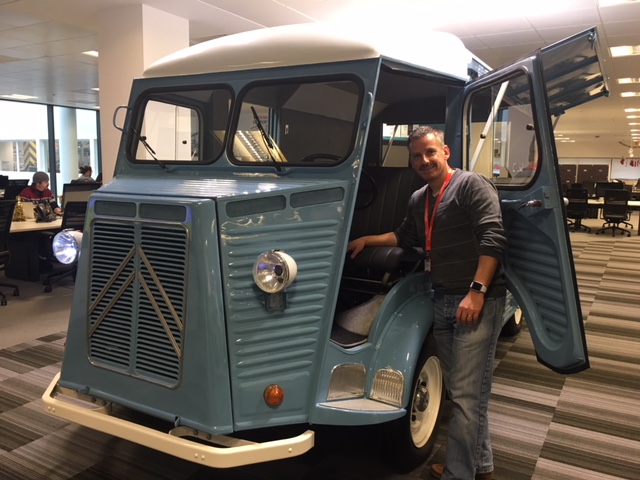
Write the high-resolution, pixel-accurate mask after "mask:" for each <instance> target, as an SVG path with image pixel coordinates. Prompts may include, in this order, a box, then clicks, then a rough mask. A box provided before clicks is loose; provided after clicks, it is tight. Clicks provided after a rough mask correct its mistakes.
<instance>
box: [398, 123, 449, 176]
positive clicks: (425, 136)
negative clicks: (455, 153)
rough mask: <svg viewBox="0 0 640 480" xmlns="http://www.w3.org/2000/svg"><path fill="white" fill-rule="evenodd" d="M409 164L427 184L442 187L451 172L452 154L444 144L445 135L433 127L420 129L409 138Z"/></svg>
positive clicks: (416, 129)
mask: <svg viewBox="0 0 640 480" xmlns="http://www.w3.org/2000/svg"><path fill="white" fill-rule="evenodd" d="M407 147H408V148H409V163H410V164H411V167H412V168H413V169H414V170H415V171H416V173H417V174H418V175H420V177H421V178H422V179H423V180H425V181H426V182H427V183H429V184H431V183H432V182H433V183H435V184H436V185H437V184H440V185H441V182H444V179H445V178H446V176H447V173H448V171H449V164H448V163H447V162H448V160H449V156H450V155H451V152H450V151H449V147H448V146H447V145H446V144H445V143H444V133H443V132H442V130H438V129H437V128H433V127H418V128H415V129H414V130H412V131H411V133H410V134H409V138H408V143H407Z"/></svg>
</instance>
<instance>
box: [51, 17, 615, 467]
mask: <svg viewBox="0 0 640 480" xmlns="http://www.w3.org/2000/svg"><path fill="white" fill-rule="evenodd" d="M374 33H375V35H369V38H366V37H367V35H366V34H363V35H361V36H358V35H355V34H353V33H351V34H350V33H348V32H344V31H339V30H338V29H335V28H330V27H327V26H324V25H318V24H313V25H293V26H285V27H277V28H268V29H262V30H257V31H252V32H246V33H242V34H238V35H233V36H228V37H223V38H219V39H216V40H212V41H209V42H206V43H202V44H199V45H195V46H193V47H190V48H188V49H186V50H183V51H180V52H177V53H175V54H173V55H170V56H168V57H166V58H164V59H162V60H160V61H158V62H156V63H155V64H153V65H152V66H151V67H150V68H148V70H147V71H146V72H145V73H144V75H143V77H142V78H137V79H135V80H134V81H133V86H132V91H131V96H130V100H129V103H128V105H127V106H126V107H124V108H123V112H122V113H126V115H123V116H122V121H123V123H121V121H120V120H116V123H118V124H121V125H122V127H121V129H122V139H121V144H120V149H119V154H118V159H117V164H116V168H115V175H114V178H113V180H112V181H111V182H109V183H108V184H107V185H105V186H104V187H102V188H100V189H99V190H97V191H96V192H95V193H93V194H92V196H91V197H90V200H89V204H88V208H87V217H86V221H85V226H84V235H83V237H82V240H81V255H80V256H79V264H78V271H77V277H76V282H75V291H74V298H73V306H72V308H71V314H70V320H69V328H68V336H67V340H66V349H65V352H64V359H63V362H62V369H61V372H60V373H59V374H58V375H57V376H56V377H55V378H54V379H53V381H52V383H51V385H50V386H49V388H48V389H47V390H46V392H45V393H44V396H43V399H44V408H45V409H46V411H47V412H49V413H51V414H53V415H57V416H58V417H61V418H63V419H66V420H69V421H71V422H75V423H78V424H81V425H85V426H87V427H90V428H93V429H97V430H99V431H102V432H106V433H108V434H111V435H115V436H119V437H122V438H124V439H128V440H130V441H133V442H137V443H139V444H142V445H146V446H148V447H151V448H153V449H157V450H160V451H162V452H165V453H167V454H170V455H175V456H177V457H180V458H183V459H186V460H189V461H192V462H197V463H200V464H202V465H206V466H212V467H234V466H239V465H244V464H250V463H257V462H264V461H269V460H275V459H282V458H287V457H292V456H295V455H301V454H303V453H304V452H306V451H308V450H309V449H311V448H312V447H313V445H314V431H313V425H349V426H359V425H377V426H378V427H379V428H380V429H382V430H384V435H381V436H380V439H382V440H383V441H385V442H386V443H387V445H388V447H389V448H392V449H393V450H394V452H395V454H394V455H389V457H392V458H394V459H395V460H397V461H398V462H400V463H402V464H403V465H404V466H405V467H410V466H415V465H416V464H418V463H419V462H422V461H424V460H425V459H426V458H427V456H428V455H429V453H430V451H431V449H432V447H433V444H434V441H435V438H436V434H437V431H438V425H439V420H440V416H441V412H442V407H443V402H444V399H445V393H444V387H443V381H442V373H441V370H440V364H439V361H438V359H437V355H436V352H435V349H434V344H433V341H432V336H431V335H430V330H431V327H432V321H433V313H432V291H431V288H430V281H429V277H428V275H427V274H425V273H424V271H423V256H422V254H421V252H418V251H403V250H402V249H399V248H382V247H378V248H369V249H367V250H366V251H365V252H363V253H362V254H361V255H360V256H358V258H357V260H356V261H349V260H347V257H348V256H347V255H346V246H347V243H348V241H349V239H350V238H354V237H356V236H359V235H361V234H364V233H380V232H384V231H388V230H390V229H391V228H394V227H395V226H397V225H398V223H399V222H400V221H401V220H402V218H403V216H404V213H405V209H406V204H407V200H408V198H409V196H410V194H411V192H413V191H414V190H415V189H417V188H419V187H420V181H419V179H418V178H417V176H416V175H415V174H414V173H413V172H412V171H411V169H409V168H408V154H407V148H406V135H407V132H408V130H409V129H411V128H412V127H414V126H416V125H422V124H431V125H435V126H439V127H441V128H443V129H444V131H445V134H446V138H447V143H448V145H449V146H450V148H451V151H452V158H451V165H452V166H454V167H458V168H464V169H470V170H475V171H477V172H481V173H483V174H484V175H486V176H487V177H489V178H492V179H494V181H495V183H496V185H497V187H498V189H499V193H500V198H501V204H502V208H503V217H504V221H505V225H506V228H507V230H508V235H509V250H508V254H507V255H506V257H505V258H504V265H505V266H506V270H507V274H508V287H509V290H510V292H511V294H512V296H513V297H512V298H513V299H515V301H516V302H517V304H518V305H519V306H520V307H521V308H522V310H523V312H524V317H525V318H526V320H527V323H528V327H529V331H530V334H531V337H532V339H533V342H534V344H535V348H536V352H537V356H538V359H539V361H540V362H542V363H543V364H544V365H546V366H548V367H549V368H551V369H553V370H554V371H556V372H560V373H565V374H566V373H573V372H579V371H582V370H584V369H586V368H588V356H587V348H586V342H585V335H584V329H583V323H582V318H581V310H580V305H579V298H578V292H577V285H576V275H575V270H574V265H573V259H572V255H571V249H570V245H569V236H568V232H567V228H566V213H565V210H564V204H563V198H562V192H561V188H560V186H559V174H558V161H557V156H556V150H555V144H554V133H553V127H554V118H555V119H557V118H559V117H560V116H561V115H562V114H563V113H564V112H565V111H566V110H567V109H569V108H571V107H572V106H575V105H578V104H581V103H583V102H585V101H587V100H590V99H593V98H597V97H599V96H602V95H605V94H606V93H607V88H606V82H605V78H604V76H603V74H602V72H601V68H600V61H599V58H598V42H597V32H596V30H595V29H592V30H589V31H586V32H583V33H580V34H577V35H576V36H574V37H572V38H569V39H567V40H565V41H563V42H561V43H559V44H557V45H554V46H551V47H548V48H545V49H543V50H541V51H538V52H535V53H533V54H531V55H530V56H527V57H525V58H522V59H521V60H519V61H517V62H515V63H514V64H512V65H508V66H506V67H504V68H501V69H499V70H495V71H489V69H488V68H487V66H486V65H484V64H483V63H482V62H481V61H479V60H478V59H477V58H474V56H473V55H472V54H471V53H470V52H469V51H468V50H467V49H466V48H465V47H464V46H463V44H462V43H461V42H460V41H459V40H458V39H457V38H454V37H452V36H450V35H446V34H443V33H436V32H432V33H427V32H424V31H420V32H419V38H418V39H411V38H409V37H408V36H403V37H402V38H399V37H397V36H396V37H395V38H392V39H391V40H390V39H385V38H383V37H384V34H383V33H382V32H374ZM410 34H411V32H405V35H410ZM114 118H115V117H114ZM528 165H530V166H533V167H534V168H529V169H526V168H525V167H527V166H528ZM525 173H530V175H525ZM509 316H510V315H507V317H509ZM511 327H513V325H511ZM289 425H296V426H300V425H302V426H303V428H302V429H301V430H300V431H296V432H295V433H294V434H293V435H291V434H289V433H288V434H287V435H283V437H284V438H270V439H267V440H265V441H253V440H248V439H246V438H243V433H245V432H248V431H256V430H260V429H270V431H271V432H276V433H277V432H278V431H279V430H281V431H285V430H287V432H288V431H289V430H288V429H285V428H282V427H284V426H289ZM278 427H280V428H278Z"/></svg>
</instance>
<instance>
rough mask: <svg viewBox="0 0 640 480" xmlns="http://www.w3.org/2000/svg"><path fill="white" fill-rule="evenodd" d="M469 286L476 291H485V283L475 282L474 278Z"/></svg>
mask: <svg viewBox="0 0 640 480" xmlns="http://www.w3.org/2000/svg"><path fill="white" fill-rule="evenodd" d="M469 288H470V289H471V290H473V291H474V292H477V293H487V287H486V285H483V284H482V283H480V282H476V281H475V280H474V281H473V282H471V285H469Z"/></svg>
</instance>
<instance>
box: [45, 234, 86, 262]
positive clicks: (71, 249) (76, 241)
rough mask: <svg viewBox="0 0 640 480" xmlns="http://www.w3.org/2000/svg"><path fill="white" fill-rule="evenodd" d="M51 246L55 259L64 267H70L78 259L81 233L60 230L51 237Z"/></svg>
mask: <svg viewBox="0 0 640 480" xmlns="http://www.w3.org/2000/svg"><path fill="white" fill-rule="evenodd" d="M51 246H52V249H53V255H54V256H55V257H56V259H57V260H58V261H59V262H60V263H62V264H64V265H70V264H72V263H74V262H76V261H77V260H78V258H79V257H80V250H81V246H82V232H80V231H79V230H62V231H61V232H58V233H57V234H56V235H55V237H53V241H52V242H51Z"/></svg>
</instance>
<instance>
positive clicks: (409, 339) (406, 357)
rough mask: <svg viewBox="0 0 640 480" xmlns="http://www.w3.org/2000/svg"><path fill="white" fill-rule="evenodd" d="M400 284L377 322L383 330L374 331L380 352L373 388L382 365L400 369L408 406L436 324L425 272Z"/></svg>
mask: <svg viewBox="0 0 640 480" xmlns="http://www.w3.org/2000/svg"><path fill="white" fill-rule="evenodd" d="M396 287H397V289H396ZM396 287H394V289H393V290H392V291H391V292H390V293H389V294H388V296H391V297H390V298H387V299H385V302H384V304H383V305H382V309H381V310H382V311H381V312H380V313H381V315H380V317H381V318H380V321H379V322H377V327H379V328H380V331H379V332H377V331H374V332H372V333H374V347H375V350H376V353H375V355H374V358H373V361H372V367H373V368H371V369H370V378H369V382H370V383H369V391H371V384H372V383H373V379H374V377H375V374H376V372H377V371H378V370H379V369H381V368H387V369H389V368H391V369H394V370H397V371H399V372H400V373H402V375H403V377H404V391H403V394H402V405H403V406H406V405H407V404H408V402H409V398H410V395H411V386H412V382H413V376H414V371H415V368H416V363H417V361H418V357H419V356H420V351H421V350H422V347H423V344H424V342H425V339H426V337H427V334H428V333H429V332H430V331H431V329H432V328H433V294H432V291H431V288H430V287H431V286H430V283H429V282H427V284H425V279H424V274H418V275H415V276H411V277H407V278H406V279H404V280H403V281H402V282H400V283H399V284H398V285H396ZM398 299H403V301H401V302H398ZM385 307H387V308H385ZM393 307H395V308H393ZM385 317H386V318H388V321H386V322H385V321H384V318H385Z"/></svg>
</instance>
